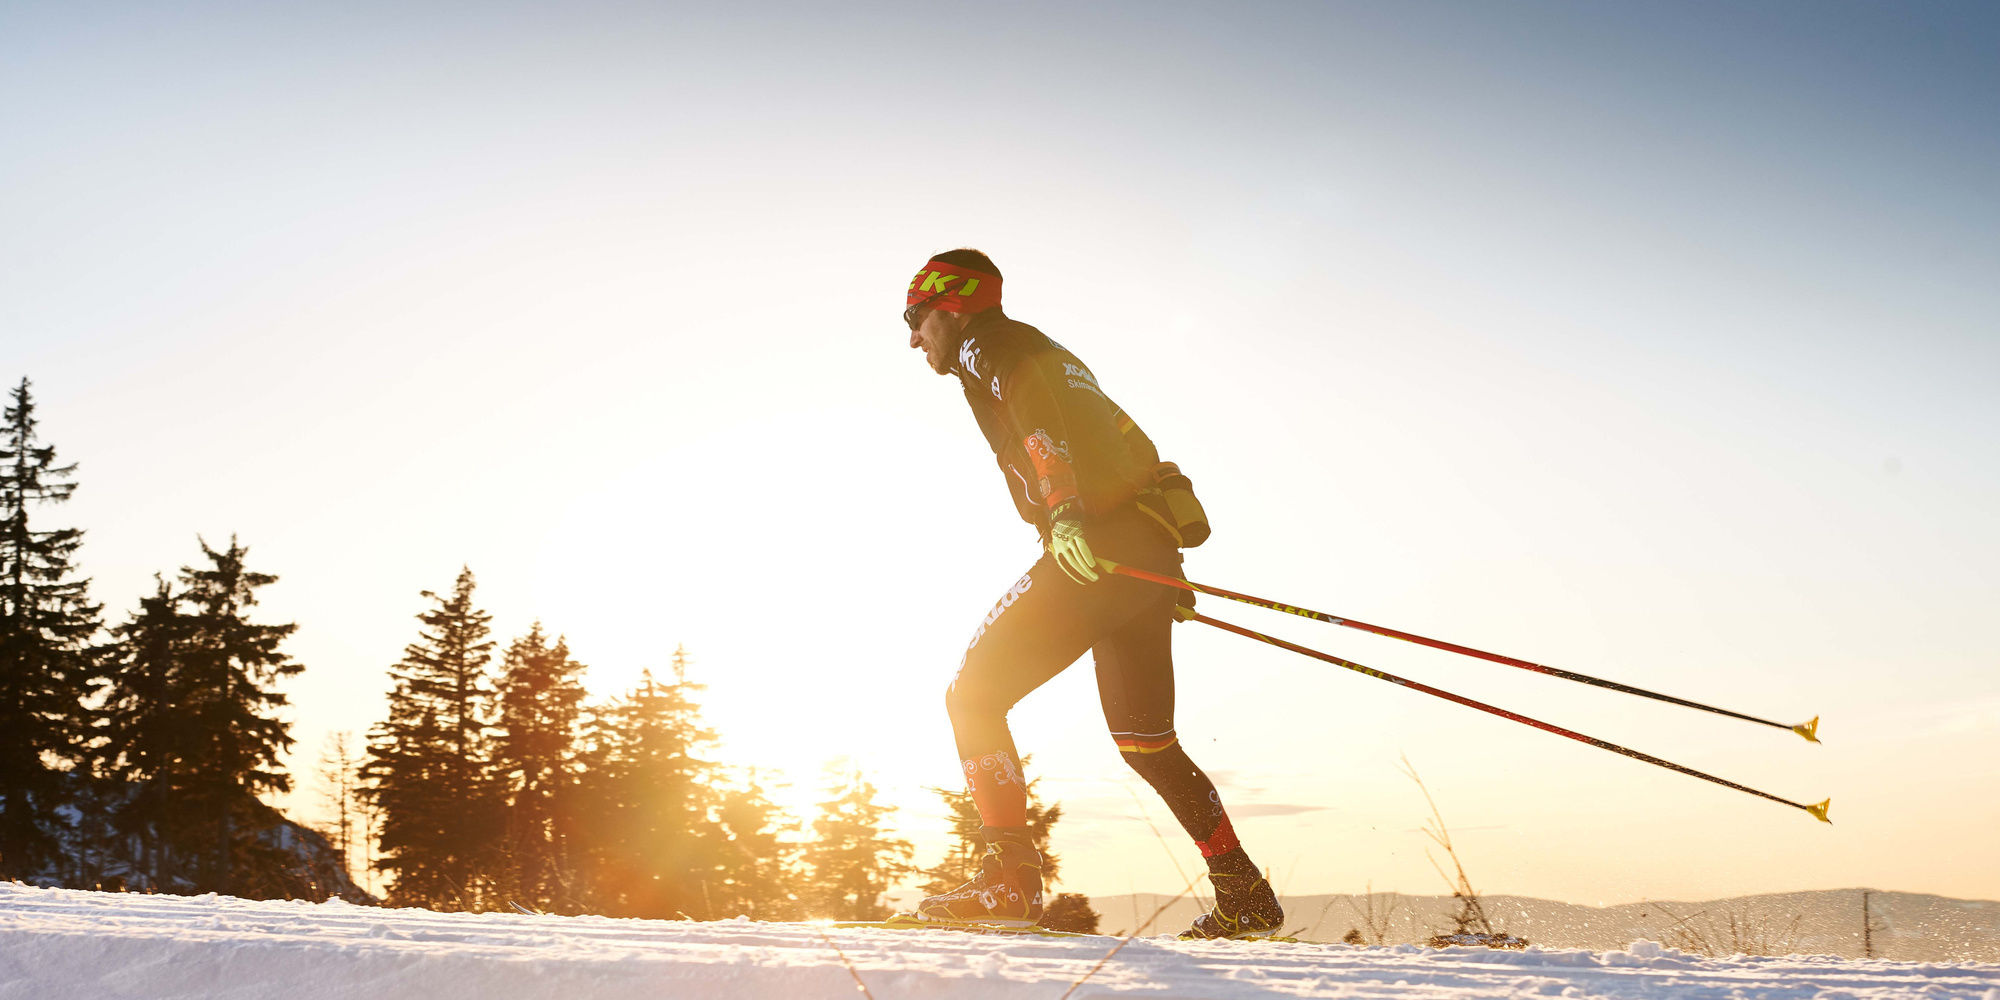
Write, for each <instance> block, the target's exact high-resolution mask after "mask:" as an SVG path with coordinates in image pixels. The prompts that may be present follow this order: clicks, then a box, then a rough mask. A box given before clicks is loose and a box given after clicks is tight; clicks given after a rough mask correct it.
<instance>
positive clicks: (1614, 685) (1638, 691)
mask: <svg viewBox="0 0 2000 1000" xmlns="http://www.w3.org/2000/svg"><path fill="white" fill-rule="evenodd" d="M1097 562H1098V564H1099V565H1101V566H1104V567H1106V568H1108V569H1110V570H1111V572H1113V573H1117V574H1120V575H1121V576H1129V577H1132V578H1133V579H1135V580H1146V581H1148V582H1151V583H1157V584H1160V585H1162V586H1166V587H1177V588H1179V589H1181V590H1188V591H1194V592H1196V593H1202V594H1211V595H1213V596H1216V597H1222V598H1227V599H1228V600H1232V601H1241V602H1243V603H1244V604H1250V605H1255V606H1256V607H1260V608H1269V609H1271V610H1272V611H1283V612H1285V613H1286V614H1291V615H1298V616H1299V617H1301V618H1310V619H1312V620H1313V621H1316V622H1326V623H1327V624H1329V625H1344V626H1346V627H1348V628H1351V629H1358V630H1360V631H1363V632H1370V633H1373V634H1375V635H1380V636H1387V637H1389V638H1391V639H1401V640H1403V641H1405V642H1414V643H1416V644H1417V645H1419V646H1429V647H1431V648H1432V649H1442V650H1444V651H1446V652H1450V653H1458V654H1460V655H1462V656H1470V657H1474V658H1476V659H1481V660H1486V661H1489V662H1492V663H1499V664H1504V665H1506V666H1509V667H1519V668H1520V669H1522V670H1532V671H1534V672H1535V673H1538V674H1547V675H1548V676H1550V677H1560V678H1562V679H1563V680H1566V681H1575V682H1577V683H1579V684H1589V685H1591V686H1592V687H1600V688H1604V689H1606V690H1609V691H1619V692H1623V693H1625V694H1632V695H1638V696H1639V697H1641V698H1651V699H1653V700H1654V701H1663V702H1666V703H1667V704H1669V705H1680V706H1682V707H1684V708H1692V709H1696V710H1699V711H1703V712H1713V713H1715V714H1717V715H1726V716H1728V717H1729V718H1732V719H1742V720H1743V721H1745V722H1754V723H1756V724H1758V725H1760V726H1770V727H1772V728H1774V729H1788V730H1791V731H1792V732H1795V733H1797V734H1799V735H1800V736H1803V737H1805V738H1806V739H1808V740H1810V741H1812V742H1814V743H1818V742H1819V716H1817V715H1815V716H1813V718H1812V721H1811V722H1801V723H1799V724H1798V725H1796V726H1790V725H1786V724H1785V723H1782V722H1775V721H1772V720H1770V719H1760V718H1758V717H1756V716H1754V715H1745V714H1743V713H1741V712H1732V711H1730V710H1729V709H1726V708H1717V707H1715V706H1714V705H1704V704H1702V703H1701V702H1698V701H1689V700H1687V699H1686V698H1676V697H1674V696H1673V695H1670V694H1661V693H1660V692H1658V691H1648V690H1646V689H1645V688H1637V687H1633V686H1631V685H1630V684H1620V683H1619V682H1617V681H1612V680H1605V679H1604V678H1602V677H1592V676H1590V675H1589V674H1579V673H1577V672H1575V671H1573V670H1564V669H1562V668H1560V667H1551V666H1548V665H1547V664H1542V663H1533V662H1530V661H1528V660H1523V659H1519V658H1517V657H1512V656H1505V655H1502V654H1500V653H1489V652H1487V651H1485V650H1483V649H1474V648H1472V647H1471V646H1461V645H1459V644H1458V643H1455V642H1446V641H1444V640H1443V639H1432V638H1429V637H1427V636H1421V635H1417V634H1415V633H1413V632H1404V631H1401V630H1399V629H1393V628H1388V627H1387V626H1383V625H1370V624H1368V623H1367V622H1359V621H1355V620H1354V619H1352V618H1342V617H1340V616H1338V615H1330V614H1327V613H1326V612H1324V611H1314V610H1311V609H1310V608H1301V607H1294V606H1293V605H1290V604H1281V603H1279V602H1277V601H1272V600H1266V599H1265V598H1262V597H1251V596H1250V595H1248V594H1239V593H1237V592H1235V591H1233V590H1224V589H1222V588H1221V587H1211V586H1208V585H1207V584H1202V583H1192V582H1190V581H1187V580H1183V579H1181V578H1180V577H1177V576H1168V575H1166V574H1164V573H1154V572H1152V571H1151V570H1143V569H1140V568H1138V567H1136V566H1127V565H1125V564H1123V563H1118V562H1113V561H1111V560H1109V559H1105V558H1103V557H1101V556H1100V557H1098V560H1097Z"/></svg>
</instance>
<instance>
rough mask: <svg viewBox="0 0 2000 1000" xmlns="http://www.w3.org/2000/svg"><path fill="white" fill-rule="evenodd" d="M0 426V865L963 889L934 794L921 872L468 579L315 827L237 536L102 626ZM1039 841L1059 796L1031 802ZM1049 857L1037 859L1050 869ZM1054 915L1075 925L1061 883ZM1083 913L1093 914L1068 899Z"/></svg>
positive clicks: (464, 893)
mask: <svg viewBox="0 0 2000 1000" xmlns="http://www.w3.org/2000/svg"><path fill="white" fill-rule="evenodd" d="M10 399H11V405H9V406H8V407H7V408H6V410H5V414H4V420H3V421H0V878H11V879H20V880H24V881H30V882H38V883H42V884H53V885H70V886H80V887H95V888H111V889H118V888H133V889H148V890H154V891H168V892H223V893H229V894H235V895H243V896H251V897H263V898H270V897H300V898H316V899H318V898H326V897H327V896H328V895H331V894H335V893H340V894H345V895H348V896H349V897H350V898H356V899H357V901H362V900H365V899H366V898H367V897H365V896H363V895H361V894H360V891H359V890H358V889H357V888H355V887H354V886H353V885H352V883H351V882H350V881H349V880H348V878H347V871H346V870H345V869H346V865H347V855H348V854H349V853H350V851H349V849H350V847H351V846H354V845H360V846H362V847H363V848H364V853H365V854H366V857H367V861H366V863H367V864H368V865H369V866H370V867H371V868H373V869H374V870H376V871H379V872H381V873H382V874H383V875H384V876H385V878H386V881H387V887H388V888H387V893H386V896H387V902H389V903H391V904H393V905H411V906H424V907H431V908H436V909H444V910H474V911H476V910H495V909H505V908H509V907H517V908H531V909H536V910H544V911H550V912H561V913H599V914H606V915H614V916H633V917H667V918H672V917H690V918H696V919H714V918H721V917H732V916H736V915H738V914H747V915H749V916H752V917H754V918H758V919H786V918H796V917H832V918H838V919H872V918H875V917H879V916H881V915H883V913H884V910H883V907H882V897H883V895H884V893H885V892H886V891H888V889H889V888H890V886H891V885H892V884H895V883H897V882H898V881H899V880H901V879H904V878H906V877H909V876H913V875H914V876H918V877H924V878H926V879H927V881H926V882H925V887H926V888H934V887H937V886H942V885H955V884H957V882H958V881H961V880H962V879H963V878H965V877H968V876H969V875H970V873H971V872H972V871H973V870H975V869H976V868H977V864H978V856H979V852H980V845H979V843H978V833H977V825H978V824H977V818H976V814H974V813H973V812H972V811H971V805H970V798H969V796H967V795H965V794H964V793H963V792H962V791H957V790H948V789H937V790H935V791H937V793H938V794H939V795H940V796H941V797H942V798H943V800H944V804H945V805H946V807H947V812H948V814H949V815H950V816H951V817H952V822H953V834H954V839H953V843H954V846H953V847H952V848H951V849H950V850H949V851H948V852H947V855H946V856H945V857H944V858H943V859H941V860H940V861H939V862H938V864H936V865H935V866H933V867H931V868H927V869H918V868H917V867H916V866H914V865H913V864H912V863H911V862H912V853H913V852H912V849H911V847H910V845H909V843H908V842H907V841H904V840H902V839H900V838H898V837H896V836H894V835H893V834H892V833H891V831H890V829H889V817H890V814H891V812H892V811H893V810H892V809H891V807H888V806H886V805H884V804H882V803H880V802H879V801H878V798H877V793H876V789H875V788H874V786H873V785H871V784H870V783H869V782H868V781H867V780H866V779H865V778H864V777H863V776H862V775H861V774H860V773H859V772H857V771H854V770H852V769H848V770H846V771H842V772H835V773H830V774H829V776H828V782H827V785H826V789H825V796H824V799H823V801H822V802H820V803H819V806H818V809H817V810H816V815H815V816H814V818H813V819H812V820H811V821H810V823H802V822H800V821H799V820H798V819H796V818H794V817H791V816H789V815H787V814H786V813H785V812H784V811H783V810H781V809H779V808H778V807H777V806H776V805H774V804H773V803H772V801H771V800H770V798H769V797H768V794H767V790H766V788H765V787H764V785H763V783H762V782H761V781H760V778H759V776H758V774H757V773H756V771H755V770H754V769H749V768H742V767H734V766H730V765H728V764H725V763H723V762H721V761H718V760H714V759H711V755H712V754H713V752H714V750H715V747H716V741H715V734H714V733H713V732H712V731H710V730H709V729H708V728H706V726H705V725H704V723H703V721H702V717H701V710H700V705H699V702H698V700H697V696H698V694H699V692H700V691H701V685H699V684H696V683H694V682H692V681H690V680H689V679H688V676H687V670H688V666H689V658H688V656H687V654H686V652H685V651H684V650H680V649H676V650H675V652H674V653H673V654H672V655H671V656H670V657H669V658H668V660H669V663H668V673H667V675H666V676H656V675H655V674H654V673H652V672H651V671H650V670H649V671H647V672H645V673H643V674H642V676H641V679H640V681H639V683H638V684H637V685H636V686H635V687H634V688H632V689H631V690H630V691H627V692H624V693H622V694H621V695H619V696H617V697H614V698H611V699H609V700H608V701H605V702H602V703H596V704H592V703H589V701H588V700H587V697H586V692H585V689H584V685H583V679H582V678H583V674H584V670H585V667H584V665H583V664H582V663H580V662H578V661H577V660H576V659H575V657H574V656H573V655H572V654H571V652H570V649H569V646H568V643H567V641H566V639H565V638H564V637H563V636H561V635H559V634H558V635H553V636H552V635H550V634H549V633H548V632H547V631H546V630H545V629H544V628H543V626H542V625H541V624H540V623H539V622H538V623H536V624H535V625H534V626H533V627H531V628H530V629H529V630H528V631H527V633H525V634H523V635H520V636H518V637H516V638H514V639H513V640H512V641H511V642H509V643H507V644H506V646H505V647H504V648H501V647H500V646H499V644H498V643H497V642H496V641H495V640H494V638H493V636H492V632H491V621H492V616H491V615H489V614H488V613H487V612H486V611H484V610H483V609H481V608H479V607H478V606H477V603H476V600H475V593H476V582H475V579H474V576H473V574H472V572H471V571H470V570H469V569H465V570H462V571H461V572H460V573H459V575H458V577H457V579H456V580H455V581H454V583H453V585H452V587H451V588H450V589H449V591H447V592H445V593H442V594H440V593H435V592H431V591H425V592H423V594H422V599H423V600H424V601H425V602H426V606H425V608H424V610H423V611H422V612H421V613H420V614H418V616H417V619H418V622H419V625H420V627H419V629H418V630H417V635H416V638H415V639H414V640H413V641H412V642H410V643H409V645H408V646H407V647H406V648H405V650H404V654H403V656H402V658H401V659H400V660H399V661H398V662H397V663H396V664H395V665H394V666H393V667H391V669H390V670H389V680H390V688H391V689H390V698H389V710H388V714H387V717H386V718H384V719H382V720H380V721H378V722H377V723H375V724H374V725H373V726H372V727H371V728H370V729H369V730H368V732H367V734H366V743H365V746H364V747H361V748H355V747H353V746H351V745H349V744H346V743H341V744H339V745H338V746H337V747H336V748H334V749H332V750H331V752H330V753H329V755H327V756H326V757H323V759H322V761H321V772H322V774H321V776H322V781H323V782H324V783H325V784H326V785H327V786H328V787H329V789H331V795H330V798H331V799H332V800H334V804H335V808H334V809H333V810H332V812H333V818H332V820H331V821H330V822H329V823H328V824H327V826H328V830H327V833H328V834H330V836H331V840H332V843H327V842H326V841H324V840H316V838H318V837H319V836H320V834H317V833H313V834H308V833H307V832H306V831H305V830H303V829H301V828H299V827H298V826H297V825H296V824H292V823H290V822H289V821H288V820H286V819H285V818H284V817H283V816H281V815H279V814H278V813H277V812H276V810H273V809H272V808H270V807H269V806H268V805H266V804H265V803H264V801H263V800H262V796H265V795H269V794H272V793H280V792H286V791H289V790H291V788H292V778H291V776H290V775H289V774H288V773H287V772H286V770H285V768H284V767H283V765H282V763H281V761H282V758H283V756H284V754H285V753H287V752H288V751H289V750H290V748H291V746H292V744H293V740H292V737H291V735H290V733H289V726H288V724H287V723H285V722H284V721H283V720H282V718H281V717H280V715H279V712H280V710H282V709H283V708H284V707H285V706H286V705H287V704H288V699H287V697H286V696H285V695H284V694H283V693H282V692H280V691H279V690H278V685H279V683H280V682H281V681H283V680H285V679H286V678H289V677H293V676H295V675H297V674H298V673H300V672H301V671H302V670H304V669H305V667H304V665H303V664H300V663H299V662H297V661H296V660H294V659H292V658H291V657H290V655H289V654H287V653H286V652H285V651H284V649H283V648H282V647H283V644H284V642H285V640H286V639H287V638H289V637H290V636H291V635H292V634H293V633H295V632H296V631H297V628H298V626H297V625H295V624H268V623H259V622H256V621H253V620H252V617H253V609H254V608H255V606H256V604H257V593H258V591H259V590H260V589H261V588H264V587H267V586H269V585H271V584H273V583H275V582H277V579H278V578H277V577H276V576H274V575H272V574H270V573H266V572H261V571H259V570H255V569H252V568H251V567H250V565H249V550H248V549H247V548H246V547H245V546H243V545H242V544H240V543H239V542H238V541H237V539H235V538H233V537H232V538H231V539H230V542H229V544H228V546H226V547H221V548H218V547H215V546H211V545H209V544H208V543H207V542H206V541H205V540H199V539H198V542H199V547H200V551H201V559H200V560H199V561H197V562H196V563H194V564H193V565H190V566H184V567H182V568H181V569H180V570H179V572H178V573H176V574H174V575H173V576H172V577H171V578H169V577H168V576H166V575H165V574H160V575H156V577H155V587H154V589H153V592H152V593H150V594H148V595H145V596H143V597H141V598H140V599H139V601H138V603H137V607H136V609H134V610H133V611H131V612H130V613H129V614H128V615H127V616H126V618H125V620H124V621H123V622H120V623H117V624H114V625H109V626H107V625H106V623H105V619H104V610H103V606H102V605H101V604H97V603H93V601H92V600H91V598H90V595H89V581H88V579H86V578H83V577H82V576H81V574H80V573H79V570H78V566H77V561H76V557H77V554H78V552H79V550H80V548H81V545H82V539H83V533H82V531H81V530H80V529H76V528H69V527H64V528H45V527H42V526H41V525H40V523H39V519H37V520H36V521H35V523H32V524H31V514H33V513H37V512H38V511H39V509H42V508H46V507H49V506H52V505H57V504H60V503H62V502H63V501H66V500H68V499H69V497H70V495H71V494H72V493H73V492H74V490H75V489H76V483H75V477H74V474H75V469H76V466H75V465H74V464H69V465H61V464H58V463H57V461H56V452H55V448H54V447H53V446H52V445H47V444H44V443H42V442H41V440H40V437H39V433H38V426H37V424H38V421H37V418H36V415H35V406H34V400H33V396H32V392H31V384H30V382H29V381H28V380H27V379H25V378H24V379H22V380H21V382H20V383H19V385H18V386H16V387H14V388H13V389H12V390H11V392H10ZM1034 809H1035V812H1034V816H1035V820H1034V822H1035V824H1036V827H1035V828H1036V830H1037V833H1038V839H1039V840H1040V841H1041V845H1040V846H1042V847H1043V848H1044V849H1045V851H1046V848H1047V839H1048V833H1049V831H1050V829H1051V828H1052V827H1053V825H1054V823H1055V821H1056V819H1057V818H1058V817H1059V816H1060V808H1059V807H1057V806H1053V805H1051V806H1047V807H1044V806H1043V805H1042V804H1041V803H1040V802H1039V801H1036V802H1035V803H1034ZM1054 870H1055V867H1054V862H1053V857H1051V865H1050V869H1049V871H1050V873H1051V874H1053V872H1054ZM1059 912H1065V913H1072V914H1074V917H1073V918H1072V919H1071V921H1070V923H1071V925H1072V926H1079V927H1081V926H1085V925H1086V921H1088V923H1090V924H1094V920H1095V915H1094V914H1090V913H1089V911H1088V906H1087V903H1085V901H1083V899H1082V897H1074V896H1073V897H1063V899H1062V902H1061V904H1060V907H1059ZM1086 915H1087V916H1086Z"/></svg>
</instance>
